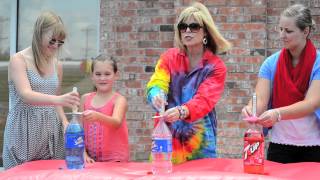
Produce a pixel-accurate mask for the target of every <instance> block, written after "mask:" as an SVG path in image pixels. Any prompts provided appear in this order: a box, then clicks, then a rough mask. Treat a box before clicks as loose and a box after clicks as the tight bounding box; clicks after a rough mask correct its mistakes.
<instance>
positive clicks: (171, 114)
mask: <svg viewBox="0 0 320 180" xmlns="http://www.w3.org/2000/svg"><path fill="white" fill-rule="evenodd" d="M188 116H189V110H188V108H187V106H176V107H173V108H170V109H168V110H167V111H166V112H165V113H164V117H165V121H167V122H171V123H172V122H175V121H177V120H179V119H185V118H187V117H188Z"/></svg>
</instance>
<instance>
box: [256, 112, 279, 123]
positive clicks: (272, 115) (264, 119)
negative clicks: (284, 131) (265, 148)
mask: <svg viewBox="0 0 320 180" xmlns="http://www.w3.org/2000/svg"><path fill="white" fill-rule="evenodd" d="M279 117H280V114H279V113H278V110H276V109H270V110H268V111H265V112H264V113H262V114H261V115H260V116H259V117H258V121H257V123H258V124H261V125H262V126H263V127H271V126H273V125H274V124H275V123H276V122H278V121H279V120H280V119H279Z"/></svg>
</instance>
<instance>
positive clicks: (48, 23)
mask: <svg viewBox="0 0 320 180" xmlns="http://www.w3.org/2000/svg"><path fill="white" fill-rule="evenodd" d="M49 30H53V37H58V38H59V39H65V37H66V30H65V27H64V25H63V22H62V20H61V18H60V17H59V16H58V15H56V14H55V13H53V12H51V11H46V12H43V13H42V14H41V15H40V16H39V17H38V18H37V21H36V23H35V24H34V29H33V37H32V45H31V47H32V54H33V57H34V61H35V66H36V68H37V70H38V72H39V73H40V74H41V75H42V74H43V72H42V71H41V68H40V67H43V66H44V65H45V64H46V63H48V61H49V59H50V57H49V58H48V57H46V56H45V55H44V52H43V45H42V42H43V38H44V37H43V34H45V33H47V32H48V31H49Z"/></svg>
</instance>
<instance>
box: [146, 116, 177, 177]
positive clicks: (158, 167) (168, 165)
mask: <svg viewBox="0 0 320 180" xmlns="http://www.w3.org/2000/svg"><path fill="white" fill-rule="evenodd" d="M151 156H152V157H151V158H152V168H151V170H152V173H153V174H155V175H157V174H168V173H171V172H172V162H171V158H172V134H171V132H170V130H169V128H168V126H167V125H166V123H165V122H164V119H163V118H160V120H159V122H158V124H157V126H156V127H155V129H154V131H153V133H152V149H151Z"/></svg>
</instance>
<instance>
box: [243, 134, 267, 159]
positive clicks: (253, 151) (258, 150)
mask: <svg viewBox="0 0 320 180" xmlns="http://www.w3.org/2000/svg"><path fill="white" fill-rule="evenodd" d="M263 146H264V142H263V141H246V140H245V141H244V149H243V161H244V164H245V165H263V161H264V147H263Z"/></svg>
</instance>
